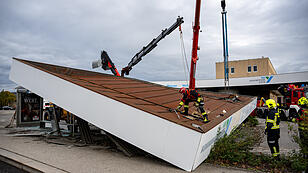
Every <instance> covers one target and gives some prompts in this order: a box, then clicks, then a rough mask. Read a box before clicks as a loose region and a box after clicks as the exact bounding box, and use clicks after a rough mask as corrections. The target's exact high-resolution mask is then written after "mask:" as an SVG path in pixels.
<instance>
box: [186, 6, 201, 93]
mask: <svg viewBox="0 0 308 173" xmlns="http://www.w3.org/2000/svg"><path fill="white" fill-rule="evenodd" d="M200 8H201V0H196V11H195V24H194V27H193V45H192V53H191V63H190V79H189V89H195V80H196V79H195V75H196V65H197V60H198V49H199V48H198V40H199V30H200Z"/></svg>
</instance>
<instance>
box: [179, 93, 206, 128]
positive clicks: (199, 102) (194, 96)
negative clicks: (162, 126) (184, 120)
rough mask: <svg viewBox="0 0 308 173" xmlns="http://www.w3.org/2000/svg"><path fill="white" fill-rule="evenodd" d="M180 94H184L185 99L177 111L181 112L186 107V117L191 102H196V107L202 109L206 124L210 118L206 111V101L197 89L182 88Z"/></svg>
mask: <svg viewBox="0 0 308 173" xmlns="http://www.w3.org/2000/svg"><path fill="white" fill-rule="evenodd" d="M179 93H181V94H183V98H182V99H181V102H180V103H179V106H178V107H177V108H176V109H177V110H180V108H181V107H182V106H183V105H184V112H183V114H184V115H188V108H189V106H188V105H189V102H195V106H196V107H198V108H199V109H200V112H201V115H202V117H203V119H204V122H208V121H209V119H208V116H207V113H206V112H205V111H204V108H203V106H204V101H203V97H202V95H201V94H199V93H198V92H197V90H195V89H186V88H185V87H182V88H181V89H180V90H179Z"/></svg>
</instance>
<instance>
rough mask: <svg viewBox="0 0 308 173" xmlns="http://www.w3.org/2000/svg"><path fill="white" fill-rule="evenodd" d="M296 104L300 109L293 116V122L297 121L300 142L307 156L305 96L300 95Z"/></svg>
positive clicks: (307, 139) (307, 127)
mask: <svg viewBox="0 0 308 173" xmlns="http://www.w3.org/2000/svg"><path fill="white" fill-rule="evenodd" d="M298 105H299V106H300V110H299V111H298V116H297V117H295V118H293V119H292V121H293V122H297V123H298V132H299V138H300V140H301V143H302V144H303V147H304V149H303V150H304V151H305V158H307V157H308V154H307V149H308V101H307V99H306V98H305V97H302V98H300V99H299V100H298Z"/></svg>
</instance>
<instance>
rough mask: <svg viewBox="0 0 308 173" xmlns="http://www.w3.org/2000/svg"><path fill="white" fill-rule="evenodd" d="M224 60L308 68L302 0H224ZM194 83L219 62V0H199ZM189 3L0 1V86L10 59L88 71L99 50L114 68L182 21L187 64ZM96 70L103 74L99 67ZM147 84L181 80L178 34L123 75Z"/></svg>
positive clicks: (307, 18)
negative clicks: (266, 59) (226, 55)
mask: <svg viewBox="0 0 308 173" xmlns="http://www.w3.org/2000/svg"><path fill="white" fill-rule="evenodd" d="M226 3H227V8H226V9H227V12H228V13H227V16H228V38H229V54H230V57H229V60H240V59H248V58H260V57H262V56H265V57H270V60H271V61H272V63H273V65H274V67H275V69H276V71H277V72H278V73H288V72H298V71H308V61H307V58H308V57H307V54H308V49H307V45H308V15H307V11H308V1H307V0H293V1H290V0H254V1H247V0H226ZM201 8H202V9H201V30H202V32H201V33H200V40H199V45H200V48H201V50H200V51H199V57H200V58H199V61H198V64H197V74H196V78H197V79H214V78H215V62H217V61H223V57H222V34H221V32H222V31H221V7H220V0H203V1H202V7H201ZM194 10H195V1H193V0H91V1H85V0H1V1H0V61H1V63H0V71H1V74H0V89H6V90H12V88H14V87H15V86H16V85H15V84H14V83H13V82H11V81H10V80H9V79H8V76H9V71H10V65H11V62H12V57H17V58H22V59H28V60H33V61H39V62H45V63H52V64H57V65H62V66H69V67H74V68H81V69H86V70H92V69H91V62H92V61H93V60H97V59H98V58H99V56H100V51H101V50H106V51H107V52H108V54H109V56H110V57H111V59H112V60H113V62H114V64H115V65H116V66H117V68H118V69H119V70H120V69H121V68H122V67H124V66H126V65H127V63H128V62H129V61H130V60H131V58H132V57H133V56H134V55H135V54H136V53H137V52H138V51H139V50H140V49H141V48H142V47H143V46H145V45H147V44H148V43H149V42H150V41H151V40H152V39H153V38H155V37H156V36H158V35H159V34H160V33H161V30H162V29H164V28H167V27H169V26H171V24H173V23H174V22H175V20H176V18H177V16H179V15H180V16H183V17H184V21H185V23H184V24H183V25H182V28H183V34H184V43H185V48H186V54H187V58H188V59H189V60H188V61H189V63H190V56H191V46H192V23H193V19H194ZM95 71H98V72H104V73H110V72H105V71H103V70H102V69H97V70H95ZM130 77H133V78H138V79H142V80H147V81H157V80H186V77H185V73H184V66H183V57H182V55H181V46H180V34H179V31H178V30H176V31H174V32H173V33H171V34H170V35H169V36H167V37H166V38H165V39H164V40H162V41H161V42H160V43H159V44H158V46H157V47H156V48H155V49H154V50H153V51H152V52H150V53H149V54H148V55H146V56H145V57H144V58H143V60H142V61H141V62H140V63H139V64H138V65H136V66H135V67H134V68H133V70H132V71H131V73H130Z"/></svg>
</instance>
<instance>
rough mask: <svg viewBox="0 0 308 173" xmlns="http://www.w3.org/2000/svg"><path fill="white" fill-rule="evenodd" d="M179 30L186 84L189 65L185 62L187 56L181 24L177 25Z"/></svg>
mask: <svg viewBox="0 0 308 173" xmlns="http://www.w3.org/2000/svg"><path fill="white" fill-rule="evenodd" d="M179 31H180V44H181V55H182V60H183V66H184V73H185V78H186V84H187V85H188V78H187V74H188V73H187V71H189V67H188V62H187V57H186V51H185V45H184V39H183V32H182V27H181V25H180V26H179ZM186 70H187V71H186Z"/></svg>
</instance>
